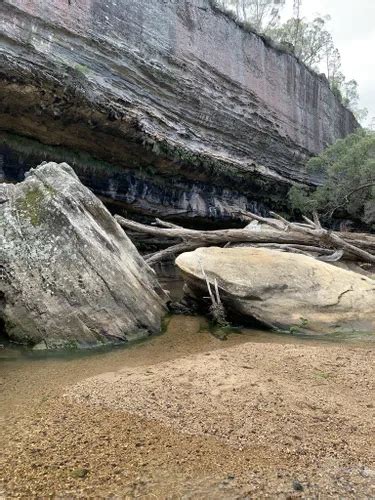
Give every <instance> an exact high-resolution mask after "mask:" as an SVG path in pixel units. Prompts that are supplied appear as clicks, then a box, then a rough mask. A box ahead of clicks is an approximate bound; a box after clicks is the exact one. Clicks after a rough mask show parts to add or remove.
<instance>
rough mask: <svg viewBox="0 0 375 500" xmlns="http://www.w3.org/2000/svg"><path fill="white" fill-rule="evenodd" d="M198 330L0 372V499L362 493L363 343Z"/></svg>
mask: <svg viewBox="0 0 375 500" xmlns="http://www.w3.org/2000/svg"><path fill="white" fill-rule="evenodd" d="M200 321H201V320H199V319H198V318H189V317H177V318H176V317H175V318H173V319H172V321H171V323H170V326H169V328H168V331H167V333H166V334H165V335H163V336H160V337H155V338H154V339H152V340H150V341H148V342H146V343H143V344H140V345H138V346H135V347H133V348H131V349H127V350H121V351H113V352H111V353H106V354H97V355H93V356H90V357H85V358H80V359H75V358H73V359H65V360H53V359H47V360H39V361H27V362H25V360H12V361H3V362H1V364H0V368H1V382H2V391H1V399H0V402H1V403H2V408H3V409H4V411H2V414H3V423H2V426H1V427H2V430H3V431H4V432H3V433H2V434H3V435H2V438H1V440H2V443H1V444H2V457H1V463H0V477H1V479H2V483H1V484H2V486H0V490H1V489H2V491H3V496H6V497H8V498H49V497H57V498H150V499H151V498H171V499H172V498H173V499H174V498H176V499H177V498H202V499H203V498H204V499H207V498H215V499H216V498H228V499H231V498H297V497H305V498H317V497H320V498H338V497H345V498H366V497H373V496H375V425H374V424H375V418H374V417H375V414H374V412H375V410H374V406H375V370H374V359H375V358H374V345H373V343H363V344H360V343H356V344H353V343H351V342H345V343H343V344H337V343H336V344H331V343H324V342H319V341H308V340H303V339H294V338H293V337H290V336H288V337H281V336H276V335H272V334H268V333H260V332H259V333H256V332H250V331H248V332H244V333H242V334H232V335H230V336H229V339H228V341H226V342H221V341H219V340H218V339H216V338H214V337H213V336H212V335H210V334H209V333H208V332H207V331H205V330H203V331H202V328H201V327H200ZM0 496H1V495H0Z"/></svg>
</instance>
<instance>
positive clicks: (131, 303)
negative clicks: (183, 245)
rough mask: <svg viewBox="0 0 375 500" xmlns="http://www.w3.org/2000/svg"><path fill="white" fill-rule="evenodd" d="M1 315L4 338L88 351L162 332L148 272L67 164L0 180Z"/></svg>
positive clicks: (159, 302)
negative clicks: (10, 180) (16, 179)
mask: <svg viewBox="0 0 375 500" xmlns="http://www.w3.org/2000/svg"><path fill="white" fill-rule="evenodd" d="M0 239H1V247H0V319H1V320H2V322H3V324H4V325H5V330H6V333H7V335H8V336H9V338H10V339H11V340H14V341H16V342H21V343H26V342H27V343H31V344H39V345H41V346H44V347H66V346H68V347H69V346H72V347H73V346H81V347H89V346H94V345H100V344H105V343H116V342H122V341H126V340H129V339H131V338H138V337H140V336H144V335H148V334H151V333H156V332H158V331H160V326H161V319H162V317H163V315H164V312H165V310H164V305H163V297H162V294H161V291H160V289H159V286H158V283H157V281H156V278H155V276H154V274H153V272H152V271H151V269H150V268H149V267H148V266H147V264H146V263H145V262H144V260H143V259H142V257H141V256H140V255H139V254H138V252H137V250H136V248H135V247H134V245H133V244H132V243H131V241H130V240H129V238H128V237H127V236H126V234H125V233H124V232H123V230H122V229H121V228H120V226H119V225H118V224H117V223H116V221H115V220H114V219H113V218H112V216H111V215H110V213H109V212H108V211H107V209H106V208H105V207H104V205H103V204H102V203H101V201H99V200H98V199H97V198H96V197H95V196H94V195H93V193H92V192H91V191H90V190H89V189H88V188H86V187H84V186H83V185H82V184H81V183H80V182H79V180H78V178H77V176H76V174H75V173H74V171H73V170H72V169H71V167H70V166H69V165H67V164H60V165H56V164H55V163H48V164H45V165H42V166H39V167H38V168H37V169H35V170H33V171H31V172H30V173H29V175H28V176H27V178H26V180H25V181H24V182H22V183H20V184H17V185H11V184H0Z"/></svg>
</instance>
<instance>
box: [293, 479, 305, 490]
mask: <svg viewBox="0 0 375 500" xmlns="http://www.w3.org/2000/svg"><path fill="white" fill-rule="evenodd" d="M293 489H294V491H303V490H304V488H303V486H302V484H301V483H300V482H299V481H293Z"/></svg>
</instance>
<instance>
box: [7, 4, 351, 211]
mask: <svg viewBox="0 0 375 500" xmlns="http://www.w3.org/2000/svg"><path fill="white" fill-rule="evenodd" d="M0 15H1V17H2V29H1V34H0V42H1V49H0V57H1V68H0V80H1V86H0V130H3V131H7V132H11V133H13V134H18V135H21V136H27V137H30V138H33V139H36V140H38V141H40V143H41V150H40V158H39V160H40V159H42V154H43V145H44V144H46V145H50V146H58V147H61V146H64V147H65V148H68V149H69V150H71V151H76V152H82V151H84V152H89V153H90V154H91V155H92V156H94V157H95V158H97V159H100V160H103V161H106V162H108V163H110V164H111V165H116V166H117V167H119V168H124V169H127V170H129V171H133V172H136V174H135V175H139V173H140V172H144V171H146V172H147V171H148V170H150V169H151V170H152V175H151V180H149V181H148V183H146V184H147V186H150V185H152V186H154V185H155V184H158V185H162V186H163V192H164V193H166V194H169V196H170V197H172V198H173V195H172V196H171V193H172V192H173V190H174V188H175V186H176V182H177V183H180V189H179V194H178V196H183V193H189V192H190V191H193V192H194V191H195V190H197V191H198V193H199V194H200V195H201V196H202V199H203V204H205V205H206V207H205V208H204V209H203V208H202V209H201V215H203V216H207V215H208V214H209V212H210V208H211V207H212V206H214V207H215V204H216V205H218V204H220V203H222V202H225V194H224V193H223V192H222V191H220V190H223V188H227V189H228V188H229V187H230V189H229V195H230V196H231V197H232V198H233V201H234V203H233V204H234V205H237V197H244V198H245V199H246V201H245V204H250V205H251V203H253V202H262V201H264V200H267V198H268V196H269V195H270V194H273V193H274V192H275V186H277V188H278V191H279V199H281V200H282V199H284V198H285V193H286V190H287V188H288V186H289V185H290V184H291V183H293V182H303V183H307V184H314V183H317V182H318V179H312V178H308V177H307V176H306V174H305V173H304V169H303V164H304V162H305V160H306V158H307V157H308V156H310V155H311V154H316V153H318V152H319V151H321V150H322V149H323V148H324V147H325V146H326V145H328V144H330V143H332V142H333V141H334V140H335V139H337V138H339V137H342V136H345V135H346V134H347V133H349V132H351V131H352V130H353V129H354V128H355V126H356V125H357V124H356V121H355V119H354V117H353V115H352V113H351V112H349V111H348V110H346V109H345V108H344V107H343V106H342V105H341V104H340V103H339V101H338V100H337V99H336V98H335V96H334V95H333V94H332V92H331V90H330V89H329V87H328V84H327V81H326V79H325V78H323V77H319V76H318V75H316V74H315V73H313V72H311V71H310V70H309V69H308V68H306V67H305V66H304V65H302V64H300V63H299V62H298V61H297V59H296V58H295V57H294V56H292V55H291V54H288V53H285V52H282V51H280V50H276V49H275V48H273V47H271V46H269V45H268V44H266V43H265V42H264V41H263V40H262V39H261V38H260V37H259V36H257V35H255V34H252V33H248V32H245V31H244V30H243V29H241V28H240V27H239V26H237V25H236V24H235V22H233V21H232V20H230V19H229V18H227V17H226V16H225V15H223V14H221V13H219V12H217V11H215V10H214V9H213V8H212V7H211V4H210V2H209V0H191V1H188V0H181V1H173V0H170V1H165V0H154V1H152V2H146V1H139V0H137V1H136V0H108V1H106V2H102V1H101V0H72V1H68V0H59V1H57V2H53V3H51V2H49V1H47V0H35V1H33V2H28V1H26V2H25V1H24V0H5V1H3V2H2V3H1V4H0ZM49 159H56V158H49ZM106 179H107V180H106V183H107V185H108V183H109V182H110V181H111V180H112V179H113V176H112V172H110V171H108V172H107V173H106ZM213 186H214V187H215V189H216V188H218V187H219V190H218V194H217V193H216V192H215V189H214V191H212V187H213ZM103 189H104V188H103ZM147 189H148V188H147ZM150 189H151V190H152V189H154V188H153V187H152V188H150ZM210 190H211V192H210V193H209V194H207V193H208V192H209V191H210ZM112 191H113V192H114V193H115V194H111V195H110V197H111V198H113V199H115V200H116V199H119V198H121V197H126V196H128V195H129V191H130V189H128V188H127V187H123V188H121V190H120V191H119V192H116V189H113V190H112ZM232 192H233V195H232ZM202 193H203V194H202ZM130 196H131V193H130ZM142 196H143V197H144V199H145V200H146V201H147V196H146V195H145V194H144V193H141V194H139V195H137V199H140V198H141V199H142ZM161 198H162V196H161V197H159V198H158V199H157V201H156V203H155V209H156V212H157V213H159V214H160V213H163V209H162V207H163V206H164V207H165V206H168V207H169V208H171V209H172V210H175V209H177V210H182V211H183V210H184V204H183V203H180V202H179V203H177V202H173V203H171V202H170V201H168V200H166V201H165V203H163V200H162V199H161ZM213 200H216V201H213ZM120 201H121V200H120ZM240 205H241V203H240ZM268 206H272V207H274V205H273V203H272V200H271V202H268ZM192 210H193V214H195V212H194V211H195V210H196V207H193V209H192ZM198 212H199V210H198ZM220 216H221V215H220V214H218V215H217V217H220Z"/></svg>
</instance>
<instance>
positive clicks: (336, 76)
mask: <svg viewBox="0 0 375 500" xmlns="http://www.w3.org/2000/svg"><path fill="white" fill-rule="evenodd" d="M210 1H211V4H212V5H213V6H214V7H215V8H218V9H220V10H221V11H222V12H224V13H225V14H226V15H227V16H229V17H231V18H232V19H233V20H235V21H236V22H237V23H238V24H240V25H241V26H242V27H243V28H244V29H247V30H248V31H251V32H254V33H257V34H259V35H260V36H261V37H262V38H263V39H264V40H265V42H266V43H268V44H269V45H271V46H274V48H276V49H280V50H284V51H285V52H290V53H292V54H294V55H295V56H296V57H297V58H298V59H299V60H300V61H301V62H302V63H304V64H306V66H308V67H309V68H310V69H312V70H314V71H316V72H321V71H324V73H325V75H326V77H327V80H328V82H329V85H330V87H331V90H332V92H333V93H334V94H335V96H336V97H337V98H338V99H339V100H340V101H341V102H342V104H344V106H346V107H347V108H349V109H350V110H351V111H353V113H354V114H355V116H356V118H357V119H358V120H362V119H364V118H366V116H367V110H366V109H360V108H359V94H358V84H357V82H356V80H354V79H351V80H346V77H345V76H344V74H343V72H342V68H341V56H340V52H339V50H338V49H337V48H336V47H335V44H334V41H333V37H332V35H331V33H330V32H329V30H328V29H327V23H328V21H329V20H330V17H329V16H317V17H315V18H314V19H313V20H312V21H308V20H306V19H305V18H304V17H302V14H301V12H302V0H293V6H294V9H293V17H291V18H290V19H288V20H286V21H285V22H281V13H282V10H283V8H284V6H285V0H210Z"/></svg>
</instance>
